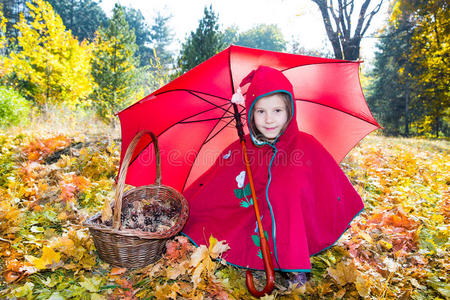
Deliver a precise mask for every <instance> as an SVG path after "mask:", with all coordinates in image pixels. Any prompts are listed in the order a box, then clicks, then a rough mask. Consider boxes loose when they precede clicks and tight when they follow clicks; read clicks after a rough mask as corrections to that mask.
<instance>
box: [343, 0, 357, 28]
mask: <svg viewBox="0 0 450 300" xmlns="http://www.w3.org/2000/svg"><path fill="white" fill-rule="evenodd" d="M344 5H345V9H344V13H345V19H346V21H347V24H348V32H350V33H351V32H352V21H351V19H350V16H351V15H352V13H353V8H354V7H355V3H354V1H353V0H351V1H350V3H347V0H345V4H344ZM348 5H350V12H349V11H348V10H347V7H348Z"/></svg>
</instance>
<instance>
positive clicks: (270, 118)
mask: <svg viewBox="0 0 450 300" xmlns="http://www.w3.org/2000/svg"><path fill="white" fill-rule="evenodd" d="M265 121H266V123H272V121H273V117H272V114H270V113H267V114H266V120H265Z"/></svg>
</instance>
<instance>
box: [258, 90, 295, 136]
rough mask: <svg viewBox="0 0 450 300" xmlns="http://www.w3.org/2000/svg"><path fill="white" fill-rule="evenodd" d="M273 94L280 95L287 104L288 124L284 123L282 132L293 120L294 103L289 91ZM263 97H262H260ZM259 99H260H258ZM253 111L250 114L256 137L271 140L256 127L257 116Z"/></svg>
mask: <svg viewBox="0 0 450 300" xmlns="http://www.w3.org/2000/svg"><path fill="white" fill-rule="evenodd" d="M272 95H280V96H281V98H282V99H283V102H284V105H285V106H286V111H287V115H288V117H287V121H286V124H285V125H284V127H283V129H282V130H281V131H280V134H281V133H283V132H284V130H285V129H286V127H287V126H288V124H289V123H290V122H291V120H292V104H291V96H290V95H289V94H287V93H282V92H281V93H274V94H272ZM260 99H261V98H260ZM257 101H259V99H258V100H257ZM253 113H254V112H252V113H251V114H250V120H249V123H250V126H249V127H250V130H251V132H252V133H253V135H254V137H255V138H256V139H257V140H258V141H262V142H270V140H268V139H267V138H266V137H265V136H264V135H263V134H262V133H261V132H260V131H259V130H258V128H256V125H255V118H254V117H253Z"/></svg>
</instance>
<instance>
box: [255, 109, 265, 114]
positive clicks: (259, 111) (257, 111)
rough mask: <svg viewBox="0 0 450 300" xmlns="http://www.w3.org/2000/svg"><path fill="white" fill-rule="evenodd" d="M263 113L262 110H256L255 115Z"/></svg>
mask: <svg viewBox="0 0 450 300" xmlns="http://www.w3.org/2000/svg"><path fill="white" fill-rule="evenodd" d="M263 112H264V111H263V110H262V109H257V110H256V113H257V114H262V113H263Z"/></svg>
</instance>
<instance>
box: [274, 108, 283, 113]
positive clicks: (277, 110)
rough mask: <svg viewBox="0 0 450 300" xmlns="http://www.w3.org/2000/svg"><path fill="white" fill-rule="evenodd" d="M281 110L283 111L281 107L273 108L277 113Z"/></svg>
mask: <svg viewBox="0 0 450 300" xmlns="http://www.w3.org/2000/svg"><path fill="white" fill-rule="evenodd" d="M282 111H283V110H282V109H281V108H277V109H275V112H277V113H279V112H282Z"/></svg>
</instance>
